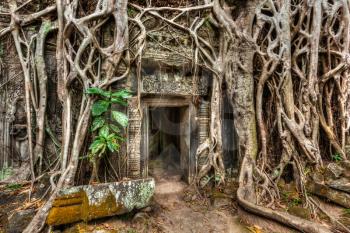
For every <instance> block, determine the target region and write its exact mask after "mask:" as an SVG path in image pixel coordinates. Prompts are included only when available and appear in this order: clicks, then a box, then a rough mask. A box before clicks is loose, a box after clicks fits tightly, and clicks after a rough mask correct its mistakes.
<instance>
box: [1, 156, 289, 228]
mask: <svg viewBox="0 0 350 233" xmlns="http://www.w3.org/2000/svg"><path fill="white" fill-rule="evenodd" d="M159 164H161V163H158V162H156V163H155V165H154V166H158V165H159ZM152 176H153V177H155V179H156V190H155V195H154V197H153V201H152V203H151V205H150V206H149V207H147V208H145V209H143V210H139V211H135V212H132V213H129V214H126V215H123V216H115V217H110V218H105V219H100V220H97V221H92V222H89V223H83V222H81V223H75V224H71V225H68V226H63V227H58V228H54V229H51V231H46V232H54V233H75V232H77V233H83V232H94V233H114V232H115V233H117V232H118V233H138V232H145V233H146V232H147V233H148V232H150V233H153V232H165V233H180V232H181V233H204V232H205V233H207V232H208V233H210V232H215V233H221V232H222V233H249V232H250V233H264V232H265V233H267V232H268V233H270V232H271V233H272V232H276V233H290V232H296V231H293V230H291V229H288V228H285V227H282V226H280V225H278V224H276V223H274V222H272V221H268V220H266V219H262V218H258V217H257V216H255V215H251V214H249V213H246V212H244V211H243V210H241V209H239V208H238V207H237V205H236V203H235V201H234V200H235V198H234V196H230V193H231V195H232V193H234V191H232V188H233V187H234V185H231V186H228V189H229V190H225V189H223V190H219V191H213V190H211V192H206V193H211V195H209V196H207V197H203V196H202V194H200V192H199V191H197V189H196V188H194V187H193V186H188V184H186V183H185V182H183V181H182V180H181V175H179V174H178V173H177V172H175V171H174V170H173V169H172V168H171V167H166V168H164V169H159V167H158V169H155V170H153V174H152ZM45 190H46V188H45V185H44V184H43V183H42V184H38V185H37V186H36V188H35V190H34V192H33V195H32V200H31V202H29V200H28V192H29V186H28V185H27V186H21V187H20V186H17V187H11V186H8V185H7V186H3V187H1V189H0V206H1V209H0V232H11V233H17V232H21V229H23V228H24V227H25V226H26V224H27V223H28V222H29V221H30V219H31V217H32V216H33V215H34V214H35V208H37V207H38V206H40V205H41V204H42V203H41V202H40V201H39V200H40V197H42V196H43V195H45ZM238 215H239V216H242V219H241V218H240V217H238ZM247 223H250V224H252V225H249V224H247ZM257 225H259V226H257ZM262 229H264V230H262Z"/></svg>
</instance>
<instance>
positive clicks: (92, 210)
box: [46, 178, 155, 226]
mask: <svg viewBox="0 0 350 233" xmlns="http://www.w3.org/2000/svg"><path fill="white" fill-rule="evenodd" d="M154 189H155V182H154V179H153V178H149V179H140V180H130V181H122V182H116V183H104V184H95V185H83V186H76V187H72V188H68V189H63V190H61V191H60V192H59V193H58V195H57V197H56V199H55V200H54V202H53V204H52V208H51V210H50V212H49V215H48V217H47V220H46V222H47V224H48V225H51V226H57V225H63V224H68V223H73V222H78V221H89V220H92V219H97V218H103V217H108V216H113V215H120V214H125V213H128V212H130V211H132V210H133V209H142V208H145V207H146V206H148V205H149V202H150V200H151V197H152V196H153V194H154Z"/></svg>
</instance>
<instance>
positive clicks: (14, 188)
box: [6, 183, 23, 191]
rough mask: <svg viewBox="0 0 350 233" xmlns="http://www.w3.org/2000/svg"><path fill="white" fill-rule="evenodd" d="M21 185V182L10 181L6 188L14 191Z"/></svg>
mask: <svg viewBox="0 0 350 233" xmlns="http://www.w3.org/2000/svg"><path fill="white" fill-rule="evenodd" d="M22 187H23V185H22V184H17V183H11V184H7V185H6V189H8V190H11V191H16V190H18V189H21V188H22Z"/></svg>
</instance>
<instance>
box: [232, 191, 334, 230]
mask: <svg viewBox="0 0 350 233" xmlns="http://www.w3.org/2000/svg"><path fill="white" fill-rule="evenodd" d="M250 192H253V191H252V190H249V188H246V187H244V186H243V187H239V188H238V190H237V200H238V203H239V204H240V205H241V206H242V207H243V208H244V209H245V210H247V211H249V212H251V213H254V214H257V215H260V216H263V217H266V218H269V219H272V220H274V221H277V222H279V223H281V224H283V225H287V226H290V227H292V228H294V229H297V230H300V231H302V232H308V233H331V232H332V231H331V230H330V229H328V228H327V227H324V226H321V225H320V224H319V223H314V222H311V221H308V220H305V219H302V218H299V217H296V216H293V215H290V214H288V213H285V212H281V211H276V210H272V209H269V208H265V207H262V206H258V205H256V204H254V203H252V202H250V201H248V200H246V199H245V198H244V197H245V195H246V194H247V193H250Z"/></svg>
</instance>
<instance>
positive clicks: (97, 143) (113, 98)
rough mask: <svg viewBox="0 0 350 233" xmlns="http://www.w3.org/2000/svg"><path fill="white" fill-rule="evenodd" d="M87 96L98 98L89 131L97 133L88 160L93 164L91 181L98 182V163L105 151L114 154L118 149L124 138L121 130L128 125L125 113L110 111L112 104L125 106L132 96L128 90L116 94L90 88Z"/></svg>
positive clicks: (92, 110) (93, 107) (93, 108)
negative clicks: (95, 180)
mask: <svg viewBox="0 0 350 233" xmlns="http://www.w3.org/2000/svg"><path fill="white" fill-rule="evenodd" d="M86 93H87V94H88V95H94V96H96V97H97V98H98V100H96V101H95V102H94V104H93V105H92V109H91V114H92V118H93V119H92V125H91V131H92V132H97V134H96V135H95V137H94V139H93V141H92V143H91V145H90V147H89V154H88V158H89V160H90V161H91V162H92V164H93V175H92V177H91V179H92V180H93V179H97V180H98V176H97V174H98V161H99V159H100V158H101V157H103V156H104V155H105V154H106V153H107V151H110V152H116V151H118V150H119V148H120V142H122V141H124V140H125V138H123V136H121V135H120V132H121V131H122V129H124V128H125V127H126V126H127V125H128V117H127V115H126V114H125V113H123V112H120V111H116V110H111V106H112V104H117V105H120V106H127V99H128V98H130V97H131V96H132V93H131V92H130V91H129V90H126V89H122V90H119V91H116V92H110V91H105V90H103V89H101V88H97V87H92V88H89V89H87V90H86Z"/></svg>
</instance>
